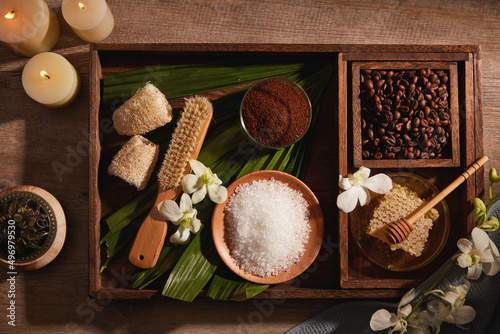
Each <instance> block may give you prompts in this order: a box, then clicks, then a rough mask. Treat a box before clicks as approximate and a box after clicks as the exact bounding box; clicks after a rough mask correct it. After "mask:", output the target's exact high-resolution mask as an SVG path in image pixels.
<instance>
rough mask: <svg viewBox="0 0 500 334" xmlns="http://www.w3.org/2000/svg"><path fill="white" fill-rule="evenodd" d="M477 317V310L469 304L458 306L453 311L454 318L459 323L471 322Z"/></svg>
mask: <svg viewBox="0 0 500 334" xmlns="http://www.w3.org/2000/svg"><path fill="white" fill-rule="evenodd" d="M475 317H476V311H475V310H474V308H472V307H471V306H469V305H464V306H460V307H457V308H456V309H455V311H454V312H453V320H454V323H455V324H457V325H463V324H466V323H469V322H471V321H472V320H474V318H475Z"/></svg>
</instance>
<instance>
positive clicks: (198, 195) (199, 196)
mask: <svg viewBox="0 0 500 334" xmlns="http://www.w3.org/2000/svg"><path fill="white" fill-rule="evenodd" d="M206 195H207V187H205V186H203V187H201V188H200V189H198V190H196V191H195V192H194V193H193V204H198V203H200V202H201V201H203V199H204V198H205V196H206Z"/></svg>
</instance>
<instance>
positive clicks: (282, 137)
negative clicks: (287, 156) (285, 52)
mask: <svg viewBox="0 0 500 334" xmlns="http://www.w3.org/2000/svg"><path fill="white" fill-rule="evenodd" d="M306 117H307V120H306V119H305V118H306ZM257 120H258V121H257ZM240 121H241V126H242V129H243V132H244V133H245V134H246V136H247V137H248V138H249V139H250V140H251V141H252V142H254V143H256V144H257V145H260V146H263V147H265V148H270V149H280V148H286V147H289V146H291V145H293V144H295V143H296V142H298V141H299V140H301V139H302V138H303V137H304V135H305V134H306V132H307V130H308V129H309V127H310V125H311V121H312V107H311V101H310V100H309V97H308V96H307V93H306V92H305V91H304V90H303V89H302V87H300V86H299V85H298V84H296V83H295V82H293V81H291V80H288V79H285V78H279V77H271V78H266V79H263V80H261V81H258V82H257V83H255V84H253V85H252V86H251V87H250V88H249V89H248V91H247V92H246V94H245V95H244V97H243V100H242V101H241V105H240Z"/></svg>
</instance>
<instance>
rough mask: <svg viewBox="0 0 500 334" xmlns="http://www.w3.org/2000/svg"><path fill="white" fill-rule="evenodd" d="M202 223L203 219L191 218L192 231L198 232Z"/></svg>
mask: <svg viewBox="0 0 500 334" xmlns="http://www.w3.org/2000/svg"><path fill="white" fill-rule="evenodd" d="M201 225H202V224H201V220H199V219H197V218H196V219H193V220H191V232H193V233H194V234H196V233H198V232H199V231H200V229H201Z"/></svg>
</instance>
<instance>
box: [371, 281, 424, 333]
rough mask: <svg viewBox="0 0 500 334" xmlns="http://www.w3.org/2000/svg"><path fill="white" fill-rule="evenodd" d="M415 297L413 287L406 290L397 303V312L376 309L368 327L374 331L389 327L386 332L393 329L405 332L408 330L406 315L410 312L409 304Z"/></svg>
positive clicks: (391, 331)
mask: <svg viewBox="0 0 500 334" xmlns="http://www.w3.org/2000/svg"><path fill="white" fill-rule="evenodd" d="M413 298H415V289H411V290H410V291H408V292H407V293H406V294H405V295H404V296H403V298H402V299H401V301H400V302H399V305H398V310H397V314H394V313H391V312H389V311H387V310H386V309H380V310H377V311H376V312H375V313H373V315H372V317H371V319H370V328H371V329H372V330H374V331H380V330H383V329H386V328H389V327H393V328H391V329H390V330H389V332H388V334H391V333H393V332H394V331H399V332H400V333H406V332H407V330H408V322H407V320H406V317H408V315H409V314H410V313H411V310H412V307H411V305H410V304H409V303H410V302H411V301H412V300H413Z"/></svg>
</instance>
